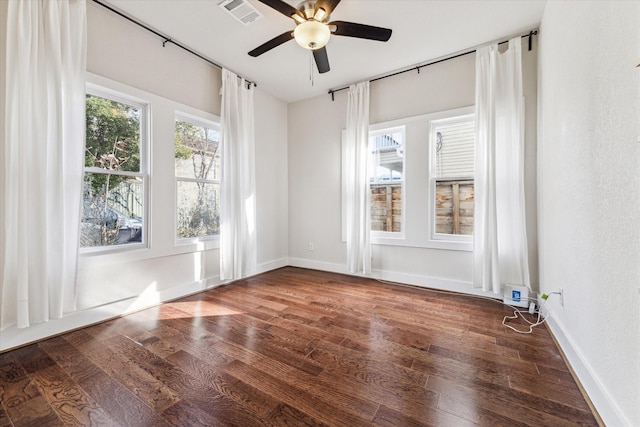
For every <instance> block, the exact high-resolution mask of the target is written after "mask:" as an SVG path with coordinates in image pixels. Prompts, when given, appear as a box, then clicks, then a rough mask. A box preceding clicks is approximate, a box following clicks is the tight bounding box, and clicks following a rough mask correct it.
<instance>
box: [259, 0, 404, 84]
mask: <svg viewBox="0 0 640 427" xmlns="http://www.w3.org/2000/svg"><path fill="white" fill-rule="evenodd" d="M258 1H260V2H261V3H264V4H266V5H267V6H269V7H271V8H272V9H275V10H277V11H278V12H280V13H282V14H283V15H286V16H288V17H290V18H291V19H293V20H294V21H295V22H296V28H295V29H294V30H293V31H287V32H286V33H282V34H280V35H279V36H277V37H274V38H272V39H271V40H269V41H268V42H266V43H263V44H261V45H260V46H258V47H257V48H255V49H253V50H252V51H251V52H249V55H251V56H253V57H256V56H260V55H262V54H263V53H265V52H268V51H270V50H271V49H273V48H275V47H278V46H280V45H281V44H283V43H285V42H288V41H289V40H291V39H295V41H296V42H297V43H298V44H299V45H300V46H302V47H303V48H305V49H309V50H311V51H312V52H313V58H314V59H315V61H316V65H317V67H318V72H319V73H326V72H327V71H329V70H330V67H329V57H328V56H327V49H326V47H325V46H326V44H327V43H329V38H330V37H331V35H332V34H333V35H336V36H347V37H357V38H361V39H368V40H377V41H382V42H386V41H387V40H389V38H390V37H391V30H390V29H388V28H381V27H374V26H371V25H364V24H356V23H355V22H345V21H333V22H328V21H329V17H330V15H331V12H333V10H334V9H335V8H336V6H338V4H339V3H340V0H315V1H313V0H311V1H303V2H302V3H300V4H299V5H298V8H297V9H296V8H295V7H293V6H291V5H290V4H288V3H285V2H284V1H282V0H258Z"/></svg>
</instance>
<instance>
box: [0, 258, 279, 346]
mask: <svg viewBox="0 0 640 427" xmlns="http://www.w3.org/2000/svg"><path fill="white" fill-rule="evenodd" d="M287 265H288V260H287V259H286V258H280V259H276V260H272V261H269V262H266V263H263V264H260V265H258V266H257V268H256V271H255V272H254V273H253V274H251V275H250V276H255V275H258V274H262V273H265V272H267V271H271V270H276V269H278V268H281V267H286V266H287ZM250 276H247V277H250ZM243 279H244V278H243ZM239 280H242V279H239ZM228 283H231V282H229V281H227V282H223V281H220V276H219V275H216V276H212V277H208V278H206V279H203V280H198V281H195V282H191V283H185V284H182V285H179V286H174V287H171V288H169V289H164V290H161V291H152V292H144V293H143V294H141V295H138V296H136V297H131V298H126V299H123V300H120V301H115V302H112V303H108V304H105V305H101V306H98V307H94V308H90V309H87V310H82V311H76V312H73V313H69V314H66V315H65V316H64V317H62V318H60V319H57V320H50V321H48V322H45V323H37V324H35V325H31V326H30V327H28V328H24V329H18V328H16V327H15V326H10V327H8V328H6V329H5V330H3V331H0V337H2V339H1V340H0V352H4V351H8V350H10V349H13V348H16V347H20V346H23V345H26V344H30V343H32V342H35V341H39V340H43V339H45V338H49V337H52V336H55V335H59V334H62V333H66V332H69V331H72V330H74V329H79V328H84V327H87V326H89V325H93V324H96V323H100V322H105V321H107V320H110V319H114V318H117V317H120V316H124V315H126V314H131V313H134V312H136V311H140V310H144V309H146V308H150V307H154V306H156V305H159V304H162V303H165V302H169V301H173V300H175V299H178V298H184V297H187V296H189V295H193V294H197V293H199V292H202V291H205V290H209V289H213V288H216V287H218V286H221V285H225V284H228Z"/></svg>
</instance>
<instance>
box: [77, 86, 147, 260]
mask: <svg viewBox="0 0 640 427" xmlns="http://www.w3.org/2000/svg"><path fill="white" fill-rule="evenodd" d="M147 110H148V107H147V104H145V103H144V102H142V101H138V100H133V99H130V98H128V97H126V96H125V95H121V94H116V93H113V92H110V91H109V92H107V91H103V90H101V89H99V88H93V87H92V88H90V91H89V93H88V94H87V97H86V139H85V167H84V186H83V205H82V219H81V233H80V245H81V246H82V247H84V248H105V247H111V248H112V247H115V246H119V247H122V246H125V245H127V246H129V247H139V246H142V245H143V244H144V242H145V241H146V237H145V236H146V229H145V218H147V212H146V207H147V203H146V188H147V179H148V174H147V159H146V151H147V150H146V146H147Z"/></svg>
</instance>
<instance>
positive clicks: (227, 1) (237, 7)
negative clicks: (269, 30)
mask: <svg viewBox="0 0 640 427" xmlns="http://www.w3.org/2000/svg"><path fill="white" fill-rule="evenodd" d="M218 6H220V7H221V8H223V9H224V10H226V11H227V12H229V13H230V14H231V15H232V16H233V17H234V18H236V19H237V20H238V21H240V22H242V23H243V24H244V25H249V24H251V23H252V22H254V21H256V20H258V19H260V18H262V14H261V13H260V12H258V10H257V9H256V8H255V7H253V5H252V4H251V3H249V1H248V0H223V1H221V2H220V3H218Z"/></svg>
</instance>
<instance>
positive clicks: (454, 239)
mask: <svg viewBox="0 0 640 427" xmlns="http://www.w3.org/2000/svg"><path fill="white" fill-rule="evenodd" d="M469 120H472V121H473V122H474V123H475V108H474V107H466V108H461V109H456V110H450V111H445V112H442V115H441V117H438V118H434V119H432V120H430V121H429V126H430V130H429V141H428V142H429V205H430V209H429V242H430V244H431V245H434V246H437V247H440V248H442V249H454V250H455V249H457V250H473V234H470V235H469V234H445V233H438V232H436V220H437V218H436V185H437V183H438V182H439V181H443V182H446V181H468V180H473V181H474V182H475V175H474V176H472V177H469V176H451V177H446V178H438V177H436V171H437V165H436V160H437V157H436V139H437V137H436V133H437V129H438V128H439V127H441V126H442V125H445V124H455V123H460V122H466V121H469ZM474 159H475V153H474ZM474 215H475V211H474Z"/></svg>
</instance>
